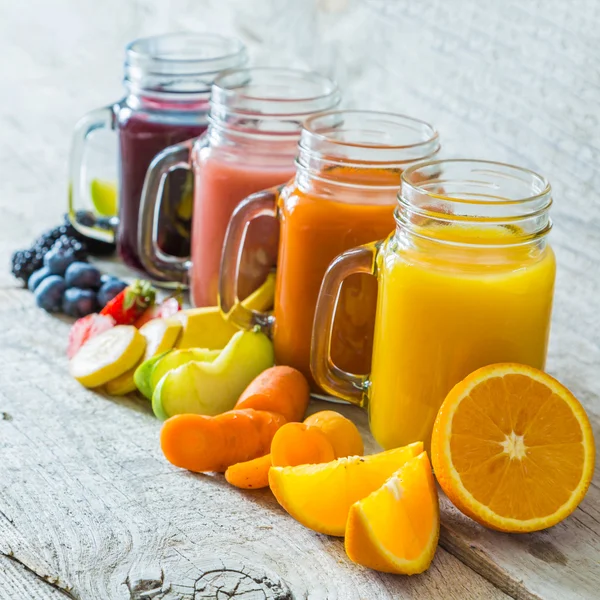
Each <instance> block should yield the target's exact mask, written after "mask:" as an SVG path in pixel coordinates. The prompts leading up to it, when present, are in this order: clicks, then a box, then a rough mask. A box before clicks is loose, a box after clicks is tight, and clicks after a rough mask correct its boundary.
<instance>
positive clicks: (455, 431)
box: [450, 375, 584, 520]
mask: <svg viewBox="0 0 600 600" xmlns="http://www.w3.org/2000/svg"><path fill="white" fill-rule="evenodd" d="M523 397H526V401H525V402H524V401H523ZM533 419H535V421H536V426H535V427H530V426H531V423H532V421H533ZM582 442H583V435H582V431H581V427H580V426H579V423H578V422H577V419H576V418H575V416H574V415H573V412H572V411H571V410H570V409H569V407H568V405H567V404H566V403H565V402H564V401H563V400H562V399H561V398H560V397H559V396H557V395H556V394H553V393H552V391H551V390H550V389H549V388H548V387H546V386H545V385H543V384H542V383H540V382H537V381H533V380H531V379H528V378H526V377H525V376H523V375H505V376H504V377H498V378H494V379H489V380H487V381H486V382H485V383H482V384H480V385H479V386H477V387H475V388H474V389H473V390H472V391H471V393H470V395H469V396H468V397H467V398H465V399H463V401H462V402H461V404H460V406H459V408H458V410H457V412H456V413H455V415H454V420H453V427H452V439H451V442H450V448H451V451H452V461H453V463H454V466H455V467H456V469H457V470H458V472H459V473H460V475H461V479H462V481H463V484H464V486H465V487H466V488H467V489H468V490H470V492H471V493H472V494H473V496H474V497H475V499H476V500H477V501H479V502H481V503H482V504H484V505H486V506H489V508H490V509H491V510H493V511H494V512H495V513H497V514H499V515H501V516H503V517H509V518H515V519H520V520H527V519H532V518H536V517H545V516H547V515H550V514H552V513H554V512H555V511H556V510H557V509H558V508H559V507H560V506H562V505H563V504H564V503H565V502H566V501H567V500H568V499H569V497H570V495H571V494H572V492H573V490H574V489H575V488H576V486H577V484H578V483H579V481H580V480H581V476H582V470H583V458H584V447H583V443H582ZM505 447H507V448H508V449H509V450H512V451H513V452H514V453H515V454H516V458H513V459H511V458H510V455H509V454H508V453H507V452H505ZM484 457H485V459H484ZM473 458H475V461H473ZM473 462H475V464H473ZM515 490H520V491H521V493H519V494H515ZM524 499H527V501H524Z"/></svg>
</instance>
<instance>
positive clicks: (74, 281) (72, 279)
mask: <svg viewBox="0 0 600 600" xmlns="http://www.w3.org/2000/svg"><path fill="white" fill-rule="evenodd" d="M100 277H101V275H100V271H98V269H97V268H96V267H94V266H93V265H90V264H89V263H85V262H74V263H71V264H70V265H69V266H68V267H67V270H66V271H65V281H66V282H67V287H68V288H72V287H76V288H82V289H92V290H96V289H98V288H99V287H100Z"/></svg>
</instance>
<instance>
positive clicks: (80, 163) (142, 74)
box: [69, 33, 246, 271]
mask: <svg viewBox="0 0 600 600" xmlns="http://www.w3.org/2000/svg"><path fill="white" fill-rule="evenodd" d="M245 62H246V51H245V48H244V46H243V45H242V44H241V42H239V41H237V40H235V39H231V38H227V37H223V36H220V35H216V34H200V33H174V34H167V35H159V36H153V37H148V38H141V39H138V40H135V41H133V42H131V43H130V44H129V45H128V46H127V47H126V49H125V66H124V71H125V75H124V80H123V81H124V85H125V97H124V98H123V99H122V100H119V101H118V102H115V103H114V104H110V105H109V106H105V107H103V108H99V109H96V110H94V111H92V112H90V113H88V114H87V115H85V116H84V117H83V118H82V119H81V120H80V121H79V122H78V124H77V125H76V127H75V131H74V134H73V142H72V147H71V160H70V190H71V192H70V200H69V214H70V218H71V221H72V223H73V225H74V226H75V227H76V228H77V229H79V230H80V231H82V232H83V233H85V234H86V235H88V236H91V237H94V238H97V239H102V240H105V241H116V242H117V248H118V252H119V254H120V256H121V258H122V259H123V261H124V262H125V263H126V264H127V265H128V266H130V267H132V268H134V269H136V270H138V271H143V267H142V263H141V262H140V260H139V256H138V251H137V242H138V215H139V208H140V197H141V194H142V188H143V185H144V179H145V177H146V171H147V170H148V167H149V166H150V163H151V162H152V159H153V158H154V157H155V156H156V154H158V153H159V152H160V151H161V150H164V149H165V148H166V147H168V146H171V145H172V144H175V143H178V142H181V141H183V140H187V139H190V138H194V137H197V136H199V135H201V134H202V133H204V132H205V131H206V128H207V126H208V108H209V104H208V100H209V94H210V89H211V85H212V82H213V81H214V79H215V77H216V76H217V75H218V74H219V73H220V72H221V71H223V70H226V69H230V68H232V67H238V66H240V65H243V64H244V63H245ZM103 128H105V129H111V130H114V131H116V132H117V136H118V154H117V161H118V208H117V210H116V211H114V209H113V208H109V207H108V206H107V205H108V204H109V203H108V202H107V200H108V199H106V198H102V197H101V192H102V190H101V188H100V187H98V190H97V191H95V190H94V189H93V184H92V190H91V192H92V198H91V200H92V202H90V182H89V181H86V177H85V174H86V170H87V166H86V165H85V162H84V157H85V150H86V144H87V141H88V138H89V136H90V134H91V133H93V132H95V131H98V130H99V129H103ZM191 183H192V182H191V179H190V178H189V177H188V174H187V173H185V172H181V171H179V172H174V173H172V174H171V175H170V177H169V178H168V180H167V181H166V183H165V186H164V187H163V190H162V193H163V203H162V205H161V212H160V215H159V218H158V223H157V225H158V226H157V243H158V245H159V246H160V248H162V250H163V251H164V252H167V253H169V254H171V255H176V256H186V255H188V254H189V248H190V228H191V214H192V196H191V187H192V186H191ZM90 209H91V210H90Z"/></svg>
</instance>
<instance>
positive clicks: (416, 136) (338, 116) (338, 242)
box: [219, 110, 440, 391]
mask: <svg viewBox="0 0 600 600" xmlns="http://www.w3.org/2000/svg"><path fill="white" fill-rule="evenodd" d="M439 149H440V143H439V139H438V135H437V133H436V131H435V129H433V127H431V125H429V124H428V123H425V122H423V121H420V120H418V119H413V118H411V117H406V116H403V115H396V114H393V113H382V112H374V111H354V110H341V111H332V112H329V113H323V114H321V115H315V116H313V117H310V118H309V119H307V120H306V122H305V123H304V128H303V130H302V134H301V137H300V142H299V144H298V158H297V161H296V176H295V177H294V179H293V180H292V181H291V182H290V183H288V184H287V185H286V186H285V187H283V189H282V190H281V191H279V190H276V191H273V190H271V191H267V192H268V193H263V194H262V195H261V194H254V195H253V196H251V197H250V198H247V199H246V200H244V202H242V203H241V204H240V205H239V206H238V207H237V208H236V209H235V211H234V212H233V215H232V218H231V220H230V222H229V226H228V229H227V235H226V239H225V245H224V250H223V255H222V262H221V272H220V286H219V302H220V307H221V310H222V311H223V312H224V313H225V314H227V315H229V316H230V319H231V320H232V321H233V322H235V323H236V324H237V325H238V326H240V327H242V328H245V329H250V328H252V327H255V326H259V327H265V328H266V329H267V330H268V331H269V333H270V334H271V335H272V337H273V344H274V346H275V360H276V362H277V363H278V364H284V365H289V366H291V367H295V368H297V369H299V370H300V371H301V372H302V373H303V374H304V375H305V376H306V377H307V378H308V379H309V380H310V381H311V383H312V384H313V386H312V387H313V391H321V390H322V389H326V387H327V386H326V385H320V383H319V385H316V384H315V381H314V380H313V374H312V372H311V337H312V331H313V319H314V316H315V310H316V304H317V299H318V298H319V290H320V289H321V284H322V280H323V277H324V275H325V273H326V271H327V269H328V267H329V264H330V263H331V261H332V260H334V259H335V257H336V256H337V255H338V254H340V253H341V252H344V251H346V250H350V249H351V248H353V247H354V246H356V245H361V244H367V243H369V242H375V241H381V240H384V239H385V238H386V237H387V236H388V235H389V234H390V233H391V232H392V230H393V229H394V227H395V222H394V206H395V205H396V196H397V194H398V189H399V187H400V182H401V176H402V173H403V171H404V170H405V169H406V168H407V167H409V166H410V165H413V164H415V163H418V162H419V161H420V160H423V159H425V158H431V157H433V156H435V154H436V153H437V152H438V151H439ZM266 214H268V215H269V216H272V217H274V218H276V219H277V220H278V221H279V251H278V260H277V279H276V282H275V306H274V311H273V314H264V313H258V312H257V311H248V310H247V309H246V310H244V307H243V305H241V303H240V301H239V300H240V297H239V294H238V293H237V292H236V287H237V285H238V284H239V280H240V277H239V275H238V272H239V271H240V268H239V267H240V264H241V263H240V261H239V258H238V257H239V255H240V248H241V245H242V244H241V242H242V239H243V236H242V233H243V231H244V230H245V228H246V227H247V226H248V224H249V223H250V224H251V223H252V221H253V220H254V219H256V218H258V217H260V216H264V215H266ZM370 265H371V263H369V266H370ZM335 299H336V300H338V302H337V307H338V311H337V315H336V318H335V319H331V322H330V323H328V328H327V335H328V338H329V339H330V341H331V343H330V344H328V345H327V352H328V353H329V354H330V358H331V363H332V364H334V365H335V366H336V367H337V369H338V371H339V370H340V369H341V370H342V371H345V372H346V373H354V374H362V375H366V373H368V371H369V366H370V362H371V354H372V341H373V323H374V318H375V308H376V305H377V282H376V279H375V278H374V277H371V275H370V274H369V269H368V268H367V269H363V271H362V272H356V273H353V274H352V275H351V276H350V277H348V278H346V280H345V281H344V282H343V285H342V286H341V289H340V290H339V294H338V293H337V291H336V296H335Z"/></svg>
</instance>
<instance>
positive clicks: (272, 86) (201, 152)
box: [139, 68, 340, 307]
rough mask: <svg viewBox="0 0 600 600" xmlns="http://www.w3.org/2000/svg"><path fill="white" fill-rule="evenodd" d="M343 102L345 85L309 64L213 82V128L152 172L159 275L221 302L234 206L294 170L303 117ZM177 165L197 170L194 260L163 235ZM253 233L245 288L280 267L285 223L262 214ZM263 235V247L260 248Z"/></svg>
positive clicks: (159, 160)
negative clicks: (173, 250)
mask: <svg viewBox="0 0 600 600" xmlns="http://www.w3.org/2000/svg"><path fill="white" fill-rule="evenodd" d="M339 102H340V92H339V90H338V88H337V85H336V84H335V83H334V82H333V81H331V80H330V79H328V78H327V77H324V76H322V75H319V74H317V73H311V72H308V71H300V70H293V69H278V68H248V69H238V70H235V71H230V72H228V73H224V74H222V75H221V76H219V77H218V78H217V79H216V81H215V83H214V86H213V89H212V95H211V99H210V106H211V108H210V115H209V128H208V131H207V132H206V134H205V135H204V136H202V137H201V138H200V139H198V140H196V141H193V142H185V143H183V144H179V145H176V146H172V147H171V148H168V149H166V150H165V151H163V152H162V153H161V154H160V155H159V156H157V157H156V159H155V160H154V161H153V163H152V166H151V167H150V170H149V172H148V176H147V180H146V187H145V189H144V194H143V199H142V211H141V214H140V227H139V252H140V255H141V257H142V262H143V264H144V266H145V268H146V270H147V271H148V272H149V273H150V274H151V276H152V277H153V278H154V279H159V280H163V281H175V282H180V283H183V284H188V283H189V285H190V290H191V298H192V302H193V304H194V305H195V306H198V307H202V306H215V305H216V304H217V293H218V282H219V266H220V261H221V250H222V246H223V239H224V237H225V231H226V229H227V224H228V223H229V218H230V216H231V214H232V212H233V211H234V209H235V208H236V207H237V205H238V204H239V203H240V202H241V201H242V200H243V199H244V198H245V197H246V196H248V195H249V194H252V193H253V192H257V191H259V190H261V189H263V188H268V187H271V186H274V185H279V184H283V183H285V182H286V181H288V180H289V179H290V178H292V177H293V175H294V171H295V167H294V158H295V155H296V146H297V143H298V138H299V137H300V132H301V130H302V124H303V123H304V121H305V120H306V119H307V118H308V117H309V116H311V115H313V114H315V113H319V112H322V111H324V110H328V109H331V108H333V107H335V106H337V104H338V103H339ZM175 168H186V169H190V170H191V171H192V172H193V174H194V185H193V197H194V201H193V224H192V244H191V256H190V257H188V258H187V259H180V258H177V257H173V256H169V255H167V253H165V252H163V251H162V250H161V248H160V246H159V244H158V243H157V242H158V240H157V239H156V235H155V232H156V223H157V221H156V219H157V215H158V214H159V212H160V211H159V210H158V207H159V206H160V197H161V189H162V187H163V181H164V179H165V176H166V174H167V173H169V172H170V171H171V170H172V169H175ZM163 202H164V200H163ZM247 239H248V243H247V245H246V249H245V254H244V257H243V260H242V263H241V264H242V267H241V275H240V281H241V283H240V287H241V289H242V294H243V295H246V294H247V293H249V291H251V290H252V289H253V288H254V287H255V285H256V283H257V281H260V279H261V278H264V276H265V273H266V272H267V271H268V270H269V269H270V268H271V267H272V266H273V263H274V257H275V255H276V252H277V230H276V229H275V228H274V227H273V224H272V223H271V221H270V220H269V219H262V220H261V219H259V220H258V221H257V222H255V223H253V225H252V228H251V229H250V231H249V232H248V236H247ZM259 240H260V241H261V244H260V251H259V252H255V251H254V248H255V246H256V244H255V242H258V241H259Z"/></svg>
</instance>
